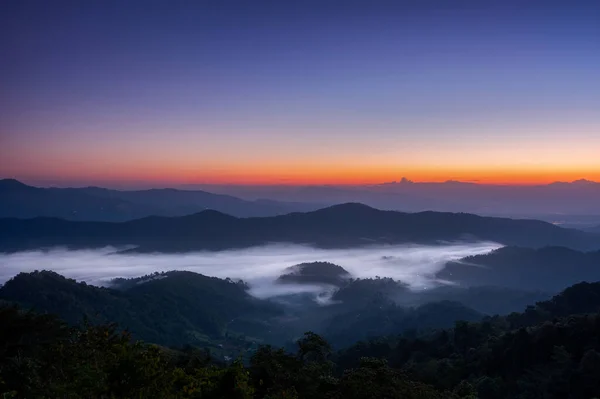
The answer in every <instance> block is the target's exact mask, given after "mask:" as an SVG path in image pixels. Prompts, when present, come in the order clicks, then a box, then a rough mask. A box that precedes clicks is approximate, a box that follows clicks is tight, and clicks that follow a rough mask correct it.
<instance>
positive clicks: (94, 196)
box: [0, 179, 317, 222]
mask: <svg viewBox="0 0 600 399" xmlns="http://www.w3.org/2000/svg"><path fill="white" fill-rule="evenodd" d="M0 194H1V195H0V217H17V218H32V217H38V216H42V217H58V218H62V219H67V220H81V221H107V222H120V221H127V220H134V219H139V218H142V217H144V216H151V215H154V216H184V215H189V214H193V213H197V212H201V211H203V210H207V209H213V210H217V211H221V212H223V213H227V214H231V215H234V216H242V217H247V216H273V215H280V214H285V213H289V212H293V211H306V210H314V209H317V206H316V205H312V204H301V203H285V202H278V201H245V200H242V199H240V198H236V197H233V196H230V195H224V194H213V193H209V192H206V191H201V190H195V191H192V190H176V189H173V188H165V189H150V190H138V191H119V190H110V189H106V188H100V187H85V188H38V187H32V186H28V185H26V184H23V183H21V182H19V181H18V180H14V179H3V180H0Z"/></svg>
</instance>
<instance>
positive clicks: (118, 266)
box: [0, 242, 501, 298]
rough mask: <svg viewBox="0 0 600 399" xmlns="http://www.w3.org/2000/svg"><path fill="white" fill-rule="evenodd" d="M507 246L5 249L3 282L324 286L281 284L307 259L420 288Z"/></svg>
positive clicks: (259, 289)
mask: <svg viewBox="0 0 600 399" xmlns="http://www.w3.org/2000/svg"><path fill="white" fill-rule="evenodd" d="M499 247H501V245H500V244H497V243H493V242H479V243H460V244H447V245H435V246H434V245H391V246H373V247H366V248H353V249H317V248H312V247H308V246H302V245H268V246H261V247H253V248H248V249H240V250H229V251H220V252H192V253H183V254H131V253H127V254H122V253H119V251H118V249H117V248H112V247H108V248H104V249H100V250H66V249H61V248H56V249H52V250H45V251H27V252H17V253H10V254H0V284H2V283H4V282H6V281H7V280H8V279H10V278H12V277H14V276H15V275H16V274H18V273H19V272H31V271H34V270H53V271H55V272H57V273H59V274H62V275H63V276H65V277H69V278H73V279H75V280H77V281H85V282H87V283H89V284H93V285H101V286H107V285H109V284H110V281H111V280H112V279H114V278H116V277H124V278H128V277H139V276H143V275H146V274H150V273H153V272H162V271H169V270H188V271H193V272H197V273H201V274H204V275H207V276H213V277H220V278H225V277H230V278H232V279H243V280H244V281H246V282H247V283H248V284H249V285H250V293H251V294H252V295H255V296H257V297H259V298H267V297H272V296H277V295H283V294H290V293H301V292H313V293H318V292H320V291H322V287H318V286H307V285H295V284H285V285H282V284H276V283H275V280H276V279H277V277H278V276H279V275H281V274H282V272H283V271H284V269H285V268H287V267H289V266H293V265H296V264H299V263H303V262H314V261H326V262H331V263H335V264H337V265H340V266H342V267H343V268H344V269H346V270H347V271H348V272H350V273H351V274H352V275H353V277H357V278H369V277H376V276H379V277H391V278H393V279H395V280H401V281H403V282H405V283H407V284H409V285H410V287H412V288H413V289H415V290H418V289H425V288H428V287H431V286H434V285H436V284H437V281H436V280H435V279H434V277H433V276H434V274H435V273H436V272H438V271H439V270H441V269H442V268H443V267H444V265H445V264H446V262H448V261H452V260H458V259H461V258H463V257H465V256H469V255H477V254H485V253H488V252H490V251H493V250H495V249H497V248H499Z"/></svg>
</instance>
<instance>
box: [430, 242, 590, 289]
mask: <svg viewBox="0 0 600 399" xmlns="http://www.w3.org/2000/svg"><path fill="white" fill-rule="evenodd" d="M438 277H440V278H443V279H446V280H451V281H456V282H458V283H460V284H461V285H464V286H472V285H498V286H503V287H510V288H515V289H524V290H527V289H531V287H536V288H537V289H539V290H542V291H548V292H558V291H560V290H561V289H563V288H564V287H565V286H566V285H569V284H574V283H578V282H580V281H597V280H600V251H596V252H588V253H584V252H578V251H575V250H572V249H568V248H562V247H548V248H541V249H531V248H515V247H505V248H500V249H498V250H496V251H494V252H492V253H489V254H486V255H476V256H470V257H467V258H464V259H462V260H461V261H460V262H454V263H448V264H447V265H446V268H445V269H443V270H442V271H441V272H440V273H439V274H438Z"/></svg>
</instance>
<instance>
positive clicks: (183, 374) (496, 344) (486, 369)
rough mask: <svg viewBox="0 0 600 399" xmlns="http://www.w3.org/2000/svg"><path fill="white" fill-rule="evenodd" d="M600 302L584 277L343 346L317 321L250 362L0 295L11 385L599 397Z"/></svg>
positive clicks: (362, 396) (5, 383)
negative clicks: (335, 346)
mask: <svg viewBox="0 0 600 399" xmlns="http://www.w3.org/2000/svg"><path fill="white" fill-rule="evenodd" d="M140 281H141V280H140ZM140 281H138V282H140ZM144 281H146V279H145V280H144ZM136 284H137V282H136ZM144 284H149V283H142V284H140V285H144ZM228 284H234V285H235V283H229V282H228ZM599 311H600V283H581V284H577V285H575V286H573V287H570V288H568V289H567V290H565V291H564V292H562V293H561V294H560V295H557V296H555V297H554V298H552V299H551V300H549V301H543V302H539V303H538V304H536V305H532V306H530V307H528V308H527V309H526V310H525V312H522V313H513V314H511V315H509V316H506V317H501V316H494V317H488V318H486V319H484V320H483V321H481V322H478V323H468V322H465V321H458V322H456V324H455V326H454V327H453V328H449V329H444V330H438V331H433V332H431V331H430V332H429V333H427V334H426V335H416V334H415V333H414V332H410V333H406V334H403V335H391V336H387V337H379V338H373V339H370V340H368V341H364V342H359V343H357V344H355V345H353V346H351V347H348V348H346V349H345V350H343V351H340V352H333V351H332V348H331V345H330V344H329V343H328V342H327V341H326V340H324V339H323V338H322V337H320V336H318V335H316V334H314V333H310V332H309V333H306V334H305V335H304V336H302V337H301V338H300V339H299V340H298V341H297V345H296V347H295V348H294V350H293V351H284V350H283V349H276V348H273V347H270V346H260V347H258V348H254V349H253V350H252V351H251V353H252V354H251V356H250V358H249V359H248V362H247V363H246V364H245V365H244V364H243V363H242V362H239V361H233V360H232V359H230V360H229V361H228V364H223V363H221V362H215V361H214V360H213V359H211V358H210V355H209V354H208V353H207V352H205V351H202V350H199V349H198V348H193V347H186V348H182V349H181V350H176V349H166V348H160V347H156V346H154V345H148V344H143V343H140V342H132V341H131V340H130V337H129V336H128V335H127V334H122V333H120V332H119V331H118V330H117V329H115V327H114V326H111V325H84V326H82V327H80V328H68V327H67V326H65V325H64V324H62V323H61V322H60V321H58V320H56V319H55V318H52V317H51V316H45V315H42V316H40V315H36V314H34V313H25V312H22V311H19V310H18V309H17V308H14V307H11V306H1V305H0V342H2V351H0V394H2V395H3V397H40V398H42V397H73V398H88V397H139V398H153V397H161V398H198V397H201V398H215V399H216V398H239V399H273V398H281V399H283V398H296V399H305V398H306V399H308V398H310V399H342V398H343V399H347V398H350V399H375V398H377V399H379V398H408V399H442V398H443V399H476V398H481V399H513V398H522V399H536V398H556V399H562V398H572V399H592V398H596V397H598V396H600V382H599V380H598V375H599V374H600V341H599V340H598V337H600V314H599V313H598V312H599Z"/></svg>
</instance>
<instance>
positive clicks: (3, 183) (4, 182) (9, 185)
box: [0, 179, 31, 189]
mask: <svg viewBox="0 0 600 399" xmlns="http://www.w3.org/2000/svg"><path fill="white" fill-rule="evenodd" d="M30 187H31V186H28V185H27V184H25V183H23V182H20V181H19V180H17V179H1V180H0V188H3V189H19V188H30Z"/></svg>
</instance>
